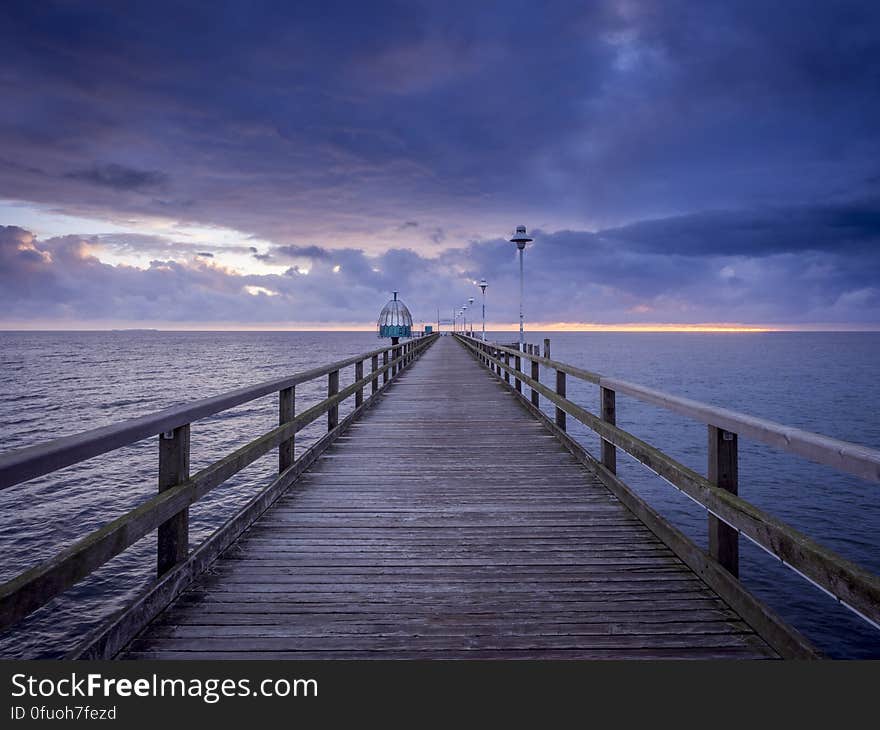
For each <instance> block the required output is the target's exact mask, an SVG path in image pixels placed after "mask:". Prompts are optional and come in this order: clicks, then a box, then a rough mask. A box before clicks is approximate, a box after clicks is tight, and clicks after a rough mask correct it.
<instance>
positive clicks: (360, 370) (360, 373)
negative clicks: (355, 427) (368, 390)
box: [354, 360, 364, 408]
mask: <svg viewBox="0 0 880 730" xmlns="http://www.w3.org/2000/svg"><path fill="white" fill-rule="evenodd" d="M363 377H364V361H363V360H358V361H357V362H356V363H355V364H354V379H355V380H356V381H357V380H363ZM363 404H364V389H363V388H358V389H357V390H356V391H355V392H354V407H355V408H360V407H361V406H362V405H363Z"/></svg>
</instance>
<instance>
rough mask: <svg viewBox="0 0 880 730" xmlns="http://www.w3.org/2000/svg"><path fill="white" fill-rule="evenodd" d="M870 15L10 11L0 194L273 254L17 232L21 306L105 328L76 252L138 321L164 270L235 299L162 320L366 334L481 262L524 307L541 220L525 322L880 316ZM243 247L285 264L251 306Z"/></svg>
mask: <svg viewBox="0 0 880 730" xmlns="http://www.w3.org/2000/svg"><path fill="white" fill-rule="evenodd" d="M878 27H880V4H878V3H876V2H870V1H869V0H860V1H856V0H846V1H845V2H833V3H832V2H825V1H823V0H781V1H780V2H773V3H766V2H758V0H743V1H742V2H736V3H731V2H726V1H722V0H707V1H706V2H700V3H694V2H689V1H685V0H669V1H668V2H663V3H656V2H654V1H653V0H626V2H621V1H620V0H600V1H598V2H591V3H571V2H555V1H553V0H545V1H542V2H522V3H516V4H515V6H513V7H512V6H511V4H510V3H508V2H501V1H500V0H499V1H498V2H488V3H477V4H475V3H464V2H458V1H457V0H453V1H451V2H446V3H436V2H420V1H416V2H407V3H400V2H395V1H393V0H387V1H385V0H380V1H379V2H375V3H369V4H364V3H354V2H337V1H336V0H321V1H320V2H317V1H315V2H310V1H307V0H306V1H304V2H297V3H288V2H280V1H277V2H272V1H270V0H256V1H255V2H252V3H247V4H238V5H236V4H232V5H224V6H222V8H218V7H217V6H215V5H213V4H210V3H208V4H205V3H197V2H178V3H173V4H171V3H166V2H153V3H138V4H134V5H127V6H126V7H125V8H124V9H122V8H120V7H118V6H117V5H116V4H113V3H86V2H70V1H69V0H65V1H61V0H57V1H54V0H46V1H45V2H41V3H27V2H15V1H13V2H8V3H4V5H3V8H2V10H0V94H2V98H3V104H2V106H0V198H5V199H8V200H15V201H24V202H31V203H35V204H43V205H45V206H51V207H52V209H53V210H54V211H61V212H66V213H72V214H79V215H84V216H91V217H93V218H94V217H97V218H112V219H113V220H119V219H120V218H122V219H125V218H128V217H130V218H133V219H138V220H141V219H144V218H146V219H149V218H150V217H151V216H158V217H159V218H161V219H162V220H163V221H167V220H168V219H171V220H173V221H177V222H180V223H181V224H200V225H203V226H206V227H207V226H221V227H225V228H232V229H235V230H237V231H239V232H240V233H241V235H242V238H243V239H246V237H247V236H252V237H254V240H255V241H259V242H260V243H258V244H257V246H255V247H253V249H251V248H250V247H242V248H239V249H234V248H233V249H225V248H224V247H223V246H222V245H220V242H219V241H218V242H217V245H214V242H209V243H207V244H206V242H205V241H204V240H202V241H200V242H198V243H191V242H190V241H188V240H186V239H185V237H183V236H181V239H182V240H170V239H165V238H161V237H150V236H144V237H140V238H138V237H133V236H127V237H126V236H124V235H120V236H116V237H115V238H112V239H111V238H108V237H105V236H101V237H99V238H97V239H95V238H94V237H93V236H86V237H79V238H78V239H77V240H80V241H81V242H84V243H83V244H82V245H84V246H85V247H86V249H76V246H75V244H74V243H72V242H70V241H68V243H67V244H64V243H62V242H61V239H58V240H55V239H52V241H51V242H50V241H36V242H35V239H33V237H31V238H30V239H29V240H30V243H27V242H23V241H22V240H19V239H18V238H16V239H15V240H17V241H18V243H16V244H15V247H14V249H13V248H10V247H9V244H8V243H7V244H6V245H7V250H6V254H5V255H6V256H7V258H6V259H4V262H5V264H4V265H5V266H8V267H12V265H13V262H14V264H15V270H16V271H19V273H21V276H22V278H21V281H19V282H17V283H15V284H14V286H15V287H16V291H18V292H19V293H20V295H21V296H22V297H23V299H22V300H21V302H19V303H16V304H15V307H14V308H15V311H16V312H17V313H18V314H17V316H25V314H26V312H25V310H26V307H27V305H26V304H24V303H22V302H27V301H32V302H33V301H36V300H39V301H41V302H44V301H46V302H48V301H51V296H50V295H49V294H45V295H44V294H41V293H39V291H37V289H38V288H39V286H41V285H43V284H45V285H46V286H47V287H48V288H47V289H46V291H48V292H53V293H54V294H52V296H55V297H56V300H57V301H58V302H61V301H64V302H67V304H65V305H64V307H61V305H60V304H59V307H60V308H59V309H58V310H57V311H59V312H62V313H63V312H74V313H77V316H85V314H84V313H85V312H87V311H90V309H89V306H87V305H86V303H85V302H86V301H87V300H88V297H87V296H86V294H87V291H86V290H84V289H83V286H84V285H81V284H79V283H78V282H77V281H76V280H75V279H73V278H71V277H66V276H63V275H62V274H61V273H59V272H58V271H57V270H56V269H55V264H54V263H49V262H48V261H47V257H48V259H51V261H52V262H55V261H56V260H57V259H58V258H60V257H62V256H63V255H67V256H68V259H67V260H68V261H73V262H74V264H75V267H74V268H76V269H77V270H78V271H79V272H80V274H81V275H82V276H83V277H84V280H85V281H89V282H93V285H94V286H96V287H100V286H105V285H106V286H108V287H110V290H112V291H116V290H113V289H112V287H113V286H116V284H117V283H118V282H119V281H120V280H121V279H123V278H126V277H127V278H130V279H132V280H133V281H135V282H136V285H134V284H133V288H132V289H131V291H132V292H135V291H137V292H140V291H142V292H143V295H142V296H141V295H138V297H139V298H138V297H134V295H133V294H131V293H130V292H129V290H128V289H126V288H124V287H120V288H119V289H118V293H117V294H115V295H114V296H116V297H117V298H118V301H119V302H120V307H122V306H123V305H125V307H127V309H126V311H129V312H130V316H135V315H136V313H137V311H138V310H137V307H135V306H134V302H135V300H136V299H137V300H138V301H143V302H154V301H157V297H160V294H159V292H163V291H165V289H164V287H163V285H162V284H163V282H172V281H174V282H176V284H177V285H178V286H180V287H181V289H180V291H187V287H190V286H192V287H193V289H192V291H195V292H201V295H202V296H204V297H206V298H207V299H206V301H207V300H210V303H211V307H213V309H211V308H209V307H207V305H205V306H202V307H201V309H198V308H197V309H195V310H194V309H192V307H191V306H190V305H191V304H193V302H192V301H191V300H190V299H191V297H195V296H196V295H195V294H192V295H187V296H184V295H182V294H174V293H173V292H172V291H171V290H168V291H167V292H166V295H167V297H168V298H167V299H166V300H164V306H165V307H166V310H167V311H168V312H171V311H172V308H173V306H179V307H182V308H186V307H189V311H211V312H216V316H217V317H221V315H222V316H233V315H235V316H236V317H239V316H245V315H247V316H252V317H255V318H256V319H257V320H258V321H268V320H266V319H265V318H266V317H275V316H279V317H281V320H282V321H283V320H284V319H285V317H287V316H288V314H289V312H291V311H296V312H309V311H310V309H309V306H311V305H308V306H307V305H305V304H303V302H304V301H305V299H306V298H308V297H311V299H310V300H309V301H314V302H323V305H322V308H321V309H320V312H316V313H315V315H314V316H321V317H324V316H328V314H327V313H334V314H336V315H338V316H340V317H342V318H344V319H346V320H348V321H350V318H352V317H354V316H355V315H357V317H358V318H359V317H360V314H359V313H360V312H361V311H362V310H363V308H364V307H366V306H367V305H366V302H371V301H373V299H380V300H381V299H382V298H383V297H384V296H385V292H387V291H388V290H391V289H394V288H400V289H401V290H402V291H404V290H408V291H410V292H413V293H412V294H411V299H413V301H416V302H417V303H418V306H420V307H423V308H432V307H433V308H436V307H437V306H445V305H444V302H446V301H447V300H449V299H455V298H466V297H467V296H468V295H469V294H470V292H471V289H472V288H473V287H472V285H471V284H470V283H468V282H470V281H472V280H474V279H476V280H478V279H479V278H480V277H482V276H486V277H488V278H489V280H490V290H489V291H490V297H491V301H492V303H493V306H494V307H495V309H494V311H495V312H498V313H501V312H505V313H506V314H505V318H506V319H508V320H510V321H513V320H514V319H515V317H516V314H515V312H516V309H515V298H514V294H512V293H515V292H516V278H515V277H516V263H515V257H514V256H513V255H512V253H511V246H510V244H509V243H507V242H506V241H504V240H502V239H501V238H499V236H501V235H503V233H504V231H506V230H508V229H509V228H511V227H512V226H513V225H514V224H516V223H519V222H524V223H527V224H528V225H529V226H530V227H532V228H535V229H537V230H538V232H539V233H540V235H538V236H536V242H535V244H534V245H533V246H532V247H531V248H530V249H529V251H528V252H527V262H528V264H527V265H528V267H529V269H528V270H529V272H530V274H529V275H530V277H531V279H530V281H531V286H532V287H533V288H534V290H535V291H540V292H541V296H540V297H537V298H536V299H535V301H534V302H532V304H530V305H527V311H528V313H529V315H530V316H532V317H533V318H540V319H543V320H545V321H551V320H556V319H566V320H576V321H583V320H601V319H606V320H608V321H632V320H634V319H643V320H654V321H656V320H659V319H665V320H670V321H686V320H693V319H701V320H709V319H723V320H753V321H773V322H777V321H778V322H782V321H786V318H788V320H790V321H793V322H806V321H808V319H809V318H810V317H814V318H823V321H834V322H838V321H844V319H846V318H850V320H851V321H858V322H866V321H873V322H880V314H878V308H877V302H876V284H875V281H876V280H877V279H876V276H877V273H878V272H877V265H876V255H877V254H876V251H877V248H878V247H877V242H878V241H877V228H878V215H880V213H878V211H880V206H878V200H880V134H878V132H877V130H878V129H880V95H878V94H877V89H878V88H880V34H878V33H877V28H878ZM6 222H7V223H16V222H18V221H6ZM4 235H5V236H6V240H7V241H9V240H12V239H13V238H14V236H13V234H11V233H6V234H4ZM22 235H30V234H21V233H16V234H15V236H19V237H20V236H22ZM262 242H267V243H262ZM268 242H272V245H270V244H269V243H268ZM304 242H305V243H304ZM469 242H470V243H469ZM65 246H67V247H68V248H65ZM70 246H73V249H69V247H70ZM206 246H208V247H210V249H211V251H212V252H213V253H215V258H214V259H212V260H202V261H201V262H198V261H196V260H195V259H196V258H198V257H197V256H196V255H197V254H198V253H199V252H201V251H203V250H204V249H205V248H206ZM102 247H103V248H104V249H107V248H112V249H113V250H114V252H116V253H117V254H127V253H130V254H132V255H135V254H137V256H139V257H140V258H139V260H142V259H143V257H144V256H149V257H151V258H153V259H155V262H156V264H155V266H154V267H151V268H150V270H148V271H146V272H144V271H143V270H141V269H137V270H136V269H132V268H131V267H129V268H126V267H109V268H105V267H106V264H105V263H102V262H101V260H100V258H101V250H102ZM76 250H79V251H80V253H82V251H83V250H88V251H90V252H91V253H89V255H88V256H90V257H91V258H89V257H85V258H76V256H75V255H74V253H75V251H76ZM224 250H228V251H233V250H234V251H235V252H236V253H243V254H244V255H245V256H250V257H252V259H253V260H254V262H256V261H259V262H262V263H263V264H270V265H277V266H279V270H280V267H281V266H284V267H289V269H290V272H291V273H290V274H289V275H283V274H278V275H277V277H276V279H277V280H268V279H265V278H264V277H256V279H254V282H257V283H253V282H251V283H247V285H248V286H263V287H265V288H267V289H272V287H273V286H274V287H276V288H277V290H278V293H277V294H276V295H275V296H263V297H253V296H251V295H249V294H247V293H244V294H243V293H242V289H241V286H238V284H241V282H242V281H244V279H246V278H247V277H244V278H241V275H236V274H233V273H230V272H229V271H228V270H226V269H224V268H223V265H224V256H223V252H224ZM64 251H67V253H66V254H65V253H64ZM72 252H74V253H72ZM71 256H73V258H70V257H71ZM203 258H207V257H203ZM92 259H95V261H92ZM169 261H173V265H171V264H168V263H167V262H169ZM162 262H165V263H162ZM335 267H339V268H338V270H337V271H335V272H334V271H333V269H334V268H335ZM306 271H308V272H309V273H308V274H306V273H304V272H306ZM22 272H26V273H27V276H25V275H24V274H23V273H22ZM39 276H43V277H49V279H48V280H46V281H44V282H43V283H42V284H40V285H39V286H38V284H37V283H36V281H37V280H36V279H35V278H33V277H39ZM267 276H268V275H267ZM273 276H274V275H273ZM236 277H239V278H236ZM872 277H873V278H872ZM6 280H7V281H9V282H10V284H9V286H13V283H12V282H11V279H8V278H7V279H6ZM24 281H30V282H31V283H30V284H29V286H32V287H36V288H35V289H34V292H36V293H34V294H32V295H31V294H27V292H28V291H30V290H23V289H22V287H23V286H24V283H23V282H24ZM145 281H149V282H150V286H144V282H145ZM260 282H262V283H260ZM139 287H142V288H139ZM23 291H24V293H22V292H23ZM273 291H274V289H273ZM328 292H329V294H328ZM331 294H332V296H334V297H336V299H334V300H333V301H325V297H328V296H331ZM166 295H161V296H166ZM241 297H247V298H245V299H242V300H241V302H243V303H244V304H242V303H241V302H239V299H240V298H241ZM786 297H787V298H786ZM178 300H179V301H178ZM114 301H115V300H114ZM230 302H232V303H234V304H232V305H231V306H227V305H228V304H229V303H230ZM202 304H205V303H204V302H203V303H202ZM33 306H34V309H35V311H37V310H39V311H41V312H43V311H44V310H45V307H43V306H42V305H40V307H38V306H36V305H35V304H34V305H33ZM65 307H66V308H65ZM144 308H145V311H146V310H149V311H151V312H153V311H154V310H153V307H152V305H149V306H147V305H144ZM367 308H369V307H367ZM96 311H98V310H97V309H96ZM155 311H159V310H155ZM285 313H288V314H285ZM282 314H284V316H281V315H282ZM168 316H178V315H177V314H169V315H168ZM212 316H214V315H212ZM296 316H297V317H300V315H299V314H297V315H296ZM310 316H311V315H310ZM300 318H302V317H300Z"/></svg>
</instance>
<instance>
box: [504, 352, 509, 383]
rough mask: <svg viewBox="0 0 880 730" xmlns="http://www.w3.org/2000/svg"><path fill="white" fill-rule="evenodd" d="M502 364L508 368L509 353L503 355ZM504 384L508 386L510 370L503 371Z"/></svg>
mask: <svg viewBox="0 0 880 730" xmlns="http://www.w3.org/2000/svg"><path fill="white" fill-rule="evenodd" d="M504 364H505V365H506V366H507V367H510V353H509V352H505V353H504ZM504 382H505V383H507V384H508V385H509V384H510V370H507V369H505V370H504Z"/></svg>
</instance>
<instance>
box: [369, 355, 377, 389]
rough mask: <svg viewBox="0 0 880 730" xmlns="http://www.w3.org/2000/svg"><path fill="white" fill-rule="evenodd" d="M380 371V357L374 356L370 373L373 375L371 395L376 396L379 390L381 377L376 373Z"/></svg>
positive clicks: (371, 360)
mask: <svg viewBox="0 0 880 730" xmlns="http://www.w3.org/2000/svg"><path fill="white" fill-rule="evenodd" d="M378 369H379V356H378V355H373V357H372V358H370V372H371V373H372V374H373V379H372V381H371V382H370V395H376V391H377V390H379V376H378V375H376V371H377V370H378Z"/></svg>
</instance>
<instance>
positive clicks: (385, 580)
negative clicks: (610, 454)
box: [122, 338, 774, 659]
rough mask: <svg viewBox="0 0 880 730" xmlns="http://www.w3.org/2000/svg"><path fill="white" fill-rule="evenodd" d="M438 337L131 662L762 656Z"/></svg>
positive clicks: (160, 624) (604, 494)
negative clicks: (258, 659) (164, 660)
mask: <svg viewBox="0 0 880 730" xmlns="http://www.w3.org/2000/svg"><path fill="white" fill-rule="evenodd" d="M768 656H774V653H773V652H772V650H771V649H770V648H769V647H768V646H767V645H766V644H765V643H764V642H763V641H762V640H761V639H759V638H758V637H757V636H756V635H755V634H754V632H753V631H752V630H751V629H750V628H749V627H748V626H747V625H745V624H744V623H743V622H742V621H741V620H740V619H739V617H738V616H737V615H736V614H735V613H733V612H732V611H731V610H730V609H729V608H728V607H727V606H726V605H725V604H724V603H723V602H722V601H721V600H720V599H719V598H718V597H717V596H716V595H715V594H714V593H713V592H711V591H710V590H709V589H708V588H707V587H706V586H705V584H704V583H703V582H702V581H700V580H699V579H698V578H697V577H696V576H695V575H694V574H693V573H692V572H691V571H690V570H689V569H688V568H687V567H686V566H685V565H684V564H683V563H682V562H681V561H680V560H679V559H678V558H676V557H675V556H674V555H673V553H672V552H671V551H670V550H669V549H668V548H667V547H665V546H664V545H663V544H662V543H661V542H660V541H659V540H658V539H657V538H656V537H655V536H654V535H653V534H652V533H651V532H650V531H649V530H648V529H647V528H646V527H645V526H644V525H643V524H642V523H641V522H639V521H638V520H637V519H636V518H635V517H634V516H633V515H632V514H631V513H630V512H629V511H628V510H627V509H626V508H624V507H623V506H622V505H621V504H620V503H619V502H618V501H617V500H616V499H615V498H614V497H613V496H612V495H611V494H610V493H609V492H608V491H607V490H606V489H605V488H604V487H603V486H602V485H601V484H600V482H599V481H598V480H597V479H596V478H595V477H594V476H592V475H591V474H590V472H589V471H588V470H586V469H585V468H584V467H582V466H581V465H580V464H579V463H578V462H577V461H576V460H575V459H574V457H573V456H572V455H571V454H569V453H568V452H567V451H566V450H565V449H564V448H563V447H562V446H561V444H560V443H559V442H558V441H557V440H556V439H555V438H554V437H552V436H551V435H550V434H549V433H548V432H547V431H546V430H545V429H544V427H543V426H542V425H541V424H540V423H539V422H538V421H537V420H535V419H534V418H533V417H531V416H530V415H529V414H528V413H527V412H526V411H525V410H524V409H523V408H522V407H520V406H519V405H518V404H517V403H516V400H515V396H514V395H513V394H511V393H510V392H508V391H506V390H505V389H504V387H503V386H502V385H501V384H499V383H498V382H497V381H496V380H495V379H494V378H493V377H492V376H491V375H490V374H489V373H487V372H486V371H485V370H484V369H482V368H480V367H478V365H477V364H476V363H475V362H474V361H473V360H472V359H471V357H470V356H469V355H468V354H467V353H466V351H465V350H464V348H463V347H461V346H460V345H459V344H458V343H456V342H455V341H453V340H452V338H441V339H440V340H439V341H438V342H437V343H436V344H435V345H433V346H432V347H431V348H430V349H429V350H428V351H427V353H426V354H425V355H424V356H423V357H422V358H421V359H420V360H419V361H418V362H416V363H415V364H414V365H413V366H412V367H411V369H410V370H408V371H407V372H405V373H404V374H403V375H402V377H401V378H400V380H399V381H398V382H396V383H394V384H392V386H391V387H390V388H389V390H388V392H387V394H386V395H384V396H382V400H381V401H380V402H379V403H377V405H376V406H375V407H374V408H373V409H371V410H370V411H368V412H367V413H366V414H365V416H364V417H363V418H362V419H361V420H360V421H358V422H356V423H355V424H354V425H353V426H352V427H351V429H350V430H349V431H348V432H347V433H346V434H345V435H344V436H343V437H341V438H340V439H339V440H338V441H337V442H336V443H335V444H334V445H333V446H332V447H331V448H330V449H329V450H328V451H327V452H326V454H325V455H323V456H322V457H321V458H320V459H319V460H318V461H317V462H316V464H315V465H314V466H313V467H312V468H311V469H310V470H309V471H308V472H307V473H306V474H305V475H304V476H303V477H302V478H301V479H300V480H299V481H298V482H297V483H296V484H295V485H294V486H293V488H292V489H291V490H290V491H289V492H288V493H287V494H286V495H285V496H283V497H282V498H281V499H280V500H279V501H278V502H276V503H275V505H274V506H273V507H272V508H271V509H270V510H269V511H268V512H267V513H266V514H264V515H263V516H262V517H261V518H260V519H259V520H258V521H257V522H256V523H255V524H254V525H253V526H252V527H251V528H250V529H249V530H248V531H247V532H246V533H245V534H244V535H243V536H242V538H241V539H240V540H239V541H238V542H237V543H236V544H235V545H233V547H232V548H230V549H229V550H227V551H226V553H225V554H223V555H222V556H221V557H220V558H219V559H218V560H217V561H216V562H215V563H214V564H213V566H212V568H211V569H210V570H209V572H208V573H207V574H205V575H203V576H202V577H201V578H200V579H199V580H197V581H196V583H194V584H193V586H192V587H191V588H190V589H189V590H187V591H186V592H185V593H184V594H182V595H181V596H180V598H178V599H177V601H176V602H175V603H173V604H172V605H171V606H170V607H169V608H168V609H167V610H165V611H164V612H163V613H162V614H161V615H160V616H159V617H158V618H157V619H156V620H155V621H154V622H153V623H152V624H151V625H150V626H149V627H148V628H147V629H146V630H145V631H144V632H143V633H142V634H141V635H140V636H138V637H137V638H136V639H135V640H134V641H133V642H132V643H131V644H130V645H129V646H128V648H127V649H126V651H125V652H123V654H122V658H150V659H164V658H170V659H175V658H180V659H222V658H230V659H245V658H267V659H269V658H272V659H274V658H288V659H315V658H346V659H350V658H354V659H357V658H481V659H487V658H565V659H578V658H613V659H629V658H740V657H741V658H760V657H768Z"/></svg>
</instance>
